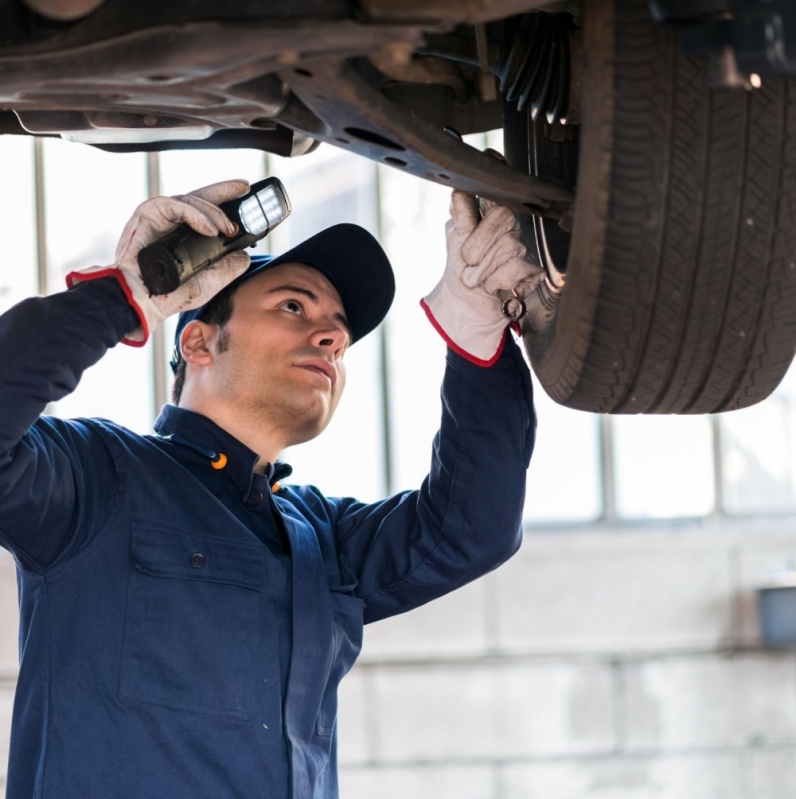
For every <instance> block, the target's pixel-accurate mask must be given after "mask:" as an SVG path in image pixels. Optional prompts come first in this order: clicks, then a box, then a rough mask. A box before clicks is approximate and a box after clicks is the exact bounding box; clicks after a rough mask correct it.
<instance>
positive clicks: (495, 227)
mask: <svg viewBox="0 0 796 799" xmlns="http://www.w3.org/2000/svg"><path fill="white" fill-rule="evenodd" d="M518 229H519V223H518V222H517V218H516V217H515V216H514V214H513V213H512V212H511V211H510V210H509V209H508V208H505V207H503V206H502V205H497V206H495V207H494V208H493V209H492V210H491V211H490V212H489V213H488V214H487V215H486V216H485V217H484V218H483V219H482V220H481V222H480V224H479V225H478V227H477V228H476V229H475V230H474V231H473V232H472V234H471V235H470V237H469V238H468V239H467V241H465V242H464V245H463V246H462V257H463V258H464V260H465V261H466V262H467V263H468V264H478V263H480V262H481V261H482V260H483V259H484V257H485V256H486V254H487V252H489V250H490V249H491V248H492V247H493V246H494V245H495V244H496V243H497V241H498V239H500V238H501V236H504V235H505V234H506V233H508V232H509V231H512V230H518Z"/></svg>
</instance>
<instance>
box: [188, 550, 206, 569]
mask: <svg viewBox="0 0 796 799" xmlns="http://www.w3.org/2000/svg"><path fill="white" fill-rule="evenodd" d="M190 563H191V566H193V567H194V569H201V568H202V566H204V565H205V563H207V558H206V557H205V556H204V555H203V554H202V553H201V552H194V553H193V555H191V557H190Z"/></svg>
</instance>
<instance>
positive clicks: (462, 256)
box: [420, 191, 544, 366]
mask: <svg viewBox="0 0 796 799" xmlns="http://www.w3.org/2000/svg"><path fill="white" fill-rule="evenodd" d="M481 210H483V218H482V215H481ZM481 210H480V209H479V204H478V200H477V199H476V198H475V197H473V196H472V195H470V194H466V193H465V192H462V191H454V192H453V195H452V197H451V209H450V213H451V218H450V219H449V220H448V222H447V224H446V225H445V237H446V240H447V248H448V259H447V263H446V265H445V272H444V273H443V275H442V279H441V280H440V281H439V283H438V284H437V285H436V287H435V288H434V290H433V291H432V292H431V293H430V294H429V295H428V296H427V297H425V298H424V299H423V300H422V301H421V303H420V304H421V305H422V306H423V309H424V310H425V312H426V315H427V316H428V318H429V320H430V321H431V324H432V325H434V327H435V328H436V330H437V332H438V333H439V334H440V335H441V336H442V338H443V339H445V341H446V342H447V343H448V346H449V347H450V348H451V349H452V350H454V351H455V352H457V353H458V354H459V355H461V356H463V357H464V358H466V359H467V360H468V361H471V362H472V363H474V364H477V365H478V366H492V364H494V363H495V361H497V359H498V358H499V357H500V354H501V353H502V352H503V347H504V345H505V342H506V335H507V333H508V326H509V324H510V321H511V320H510V318H508V317H507V316H506V315H505V314H504V312H503V305H504V302H505V300H506V299H507V298H511V297H516V298H517V299H518V300H520V301H524V299H525V298H526V297H528V296H529V295H530V294H531V293H532V292H533V291H534V290H535V289H536V287H537V286H538V285H539V283H540V282H541V281H542V280H543V279H544V270H543V269H542V268H541V267H540V266H539V265H538V264H537V263H534V262H532V261H531V260H529V258H528V257H527V253H526V249H525V245H524V244H523V243H522V242H521V241H520V225H519V222H518V220H517V218H516V217H515V216H514V214H513V213H512V212H511V211H510V210H509V209H508V208H504V207H503V206H500V205H497V204H496V203H494V202H491V201H488V200H487V201H484V200H482V201H481ZM518 304H519V303H518Z"/></svg>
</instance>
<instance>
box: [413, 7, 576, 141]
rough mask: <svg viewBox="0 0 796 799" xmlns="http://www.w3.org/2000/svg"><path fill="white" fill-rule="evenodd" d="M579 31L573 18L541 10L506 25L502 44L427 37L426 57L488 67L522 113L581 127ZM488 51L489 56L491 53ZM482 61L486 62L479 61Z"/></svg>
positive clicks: (458, 37)
mask: <svg viewBox="0 0 796 799" xmlns="http://www.w3.org/2000/svg"><path fill="white" fill-rule="evenodd" d="M579 42H580V37H579V30H578V29H577V28H576V27H574V24H573V21H572V15H571V14H567V13H560V14H550V13H547V12H545V11H537V12H533V13H530V14H523V15H522V16H518V17H512V18H511V19H509V20H506V29H505V35H504V38H503V42H502V44H501V43H500V42H495V41H490V42H488V43H486V45H485V44H484V43H483V41H482V43H481V47H480V52H479V48H478V47H477V45H476V40H475V39H473V38H470V37H467V36H462V35H459V34H442V35H439V34H426V42H425V44H424V45H423V46H422V47H420V48H418V50H417V52H418V53H419V54H421V55H434V56H439V57H442V58H449V59H451V60H453V61H458V62H460V63H464V64H469V65H471V66H474V67H480V68H481V70H482V71H483V68H484V63H483V62H484V55H486V59H487V60H488V68H489V70H490V71H491V72H493V73H494V74H495V75H496V76H497V77H498V78H499V80H500V89H501V91H503V92H505V94H506V99H507V100H508V101H510V102H516V103H517V109H518V110H519V111H522V110H523V109H524V108H526V107H528V108H530V111H531V116H532V118H533V119H534V121H535V120H536V119H541V118H542V117H544V118H545V119H547V122H548V123H549V124H550V125H553V124H555V123H561V124H567V123H569V124H577V122H578V121H579V119H578V118H579V115H580V113H579V106H580V99H579V98H580V64H579V62H580V59H581V56H582V47H581V46H580V44H579ZM485 51H486V53H485ZM479 56H480V58H479Z"/></svg>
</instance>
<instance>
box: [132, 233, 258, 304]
mask: <svg viewBox="0 0 796 799" xmlns="http://www.w3.org/2000/svg"><path fill="white" fill-rule="evenodd" d="M257 240H258V238H257V237H256V236H252V235H251V234H249V233H245V232H244V233H243V235H237V236H233V237H231V238H226V237H225V236H203V235H202V234H201V233H197V232H196V231H195V230H193V229H192V228H190V227H188V225H180V226H179V227H177V228H176V229H175V230H173V231H171V233H168V234H167V235H165V236H163V237H162V238H160V239H158V240H157V241H156V242H155V243H154V244H150V245H149V246H148V247H144V248H143V249H142V250H141V251H140V252H139V253H138V266H139V267H140V269H141V277H142V278H143V281H144V285H145V286H146V287H147V289H149V293H150V294H151V295H159V294H169V293H171V292H172V291H174V290H175V289H177V288H179V287H180V286H181V285H182V284H183V283H185V281H186V280H190V279H191V278H192V277H193V276H194V275H195V274H196V273H197V272H200V271H201V270H202V269H207V267H208V266H210V265H211V264H214V263H215V262H216V261H218V260H220V259H221V258H223V257H224V256H225V255H228V254H229V253H231V252H233V251H234V250H242V249H243V248H244V247H250V246H251V245H252V244H254V243H256V242H257Z"/></svg>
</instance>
